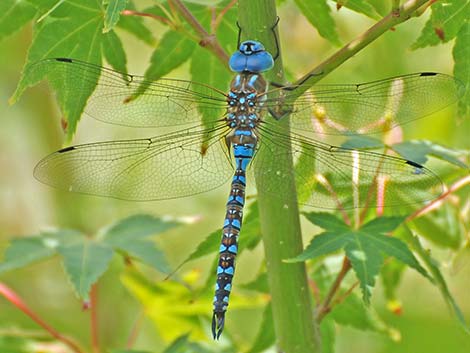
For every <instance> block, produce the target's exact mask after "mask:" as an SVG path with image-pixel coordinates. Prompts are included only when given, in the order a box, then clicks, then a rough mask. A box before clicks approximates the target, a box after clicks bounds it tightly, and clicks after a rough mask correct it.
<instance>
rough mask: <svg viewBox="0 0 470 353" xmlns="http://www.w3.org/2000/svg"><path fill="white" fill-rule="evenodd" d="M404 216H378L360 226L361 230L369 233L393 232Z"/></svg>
mask: <svg viewBox="0 0 470 353" xmlns="http://www.w3.org/2000/svg"><path fill="white" fill-rule="evenodd" d="M404 220H405V217H399V216H395V217H379V218H375V219H373V220H371V221H370V222H367V223H366V224H364V225H363V226H362V227H361V231H362V232H367V233H370V234H375V233H379V234H385V233H389V232H393V231H394V230H395V229H397V228H398V226H399V225H400V224H402V223H403V221H404Z"/></svg>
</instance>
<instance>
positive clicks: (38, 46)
mask: <svg viewBox="0 0 470 353" xmlns="http://www.w3.org/2000/svg"><path fill="white" fill-rule="evenodd" d="M71 13H73V16H70V14H71ZM102 25H103V14H102V9H101V6H100V2H98V1H96V0H68V1H66V2H64V3H62V4H61V5H60V6H59V7H57V8H56V9H55V10H54V11H53V12H52V13H50V14H49V16H47V17H46V18H45V19H44V20H43V21H41V22H40V23H39V24H36V25H35V27H34V36H33V41H32V44H31V46H30V48H29V51H28V58H27V62H26V67H25V70H24V72H23V75H22V77H21V79H20V82H19V83H18V86H17V89H16V91H15V93H14V95H13V97H12V98H11V100H10V102H11V103H14V102H15V101H16V100H18V99H19V97H20V96H21V94H22V93H23V92H24V91H25V89H26V88H27V87H29V86H33V85H36V84H37V83H39V82H40V81H41V80H43V79H45V78H48V79H49V82H50V84H51V86H52V88H53V89H54V90H55V91H56V93H57V100H58V103H59V106H60V109H61V111H62V113H63V116H64V119H65V120H66V121H67V137H68V140H70V139H71V137H72V136H73V134H74V132H75V130H76V127H77V124H78V121H79V119H80V117H81V115H82V113H83V110H84V106H85V104H86V102H87V100H88V97H89V96H90V95H91V93H92V92H93V91H94V89H95V87H96V82H97V81H98V78H99V77H98V75H96V77H94V78H91V77H87V79H86V80H82V81H79V82H77V79H76V78H75V79H74V80H73V81H71V80H72V79H71V77H70V76H69V75H67V73H66V72H65V73H64V72H62V75H60V74H59V72H56V71H54V72H52V71H50V70H46V69H44V67H46V66H44V65H33V64H34V63H37V62H38V61H40V60H42V59H46V58H54V57H71V58H75V59H81V60H84V61H87V62H90V63H93V64H100V63H101V44H102V41H103V36H104V35H103V33H101V30H100V28H102ZM71 84H73V85H74V86H75V87H76V88H77V90H78V91H80V92H82V94H76V90H71V89H64V87H68V86H70V85H71Z"/></svg>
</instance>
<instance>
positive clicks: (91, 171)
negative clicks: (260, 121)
mask: <svg viewBox="0 0 470 353" xmlns="http://www.w3.org/2000/svg"><path fill="white" fill-rule="evenodd" d="M226 133H227V127H225V126H218V127H216V128H214V129H212V130H210V131H207V130H204V129H202V128H201V127H198V128H191V129H187V130H182V131H179V132H177V133H173V134H168V135H163V136H159V137H156V138H149V139H137V140H123V141H109V142H99V143H90V144H84V145H78V146H73V147H67V148H64V149H62V150H60V151H58V152H55V153H53V154H51V155H49V156H47V157H46V158H44V159H43V160H42V161H40V162H39V164H38V165H37V166H36V168H35V170H34V175H35V177H36V178H37V179H38V180H39V181H41V182H43V183H45V184H48V185H51V186H54V187H56V188H59V189H63V190H68V191H74V192H79V193H84V194H92V195H100V196H109V197H114V198H117V199H124V200H139V201H140V200H164V199H171V198H177V197H183V196H189V195H194V194H198V193H202V192H205V191H208V190H211V189H214V188H216V187H218V186H220V185H222V184H223V183H225V182H226V181H227V180H228V179H229V178H230V176H231V175H232V174H233V165H232V162H231V161H230V156H229V152H228V149H227V146H226V145H225V135H226Z"/></svg>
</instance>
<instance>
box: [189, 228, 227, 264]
mask: <svg viewBox="0 0 470 353" xmlns="http://www.w3.org/2000/svg"><path fill="white" fill-rule="evenodd" d="M221 237H222V229H217V230H215V231H213V232H212V233H211V234H209V235H208V236H207V237H206V239H204V240H203V241H202V242H201V243H199V245H198V246H197V248H196V250H194V251H193V252H192V253H191V254H190V255H189V256H188V258H187V259H186V260H184V261H183V263H182V264H181V265H184V264H185V263H187V262H189V261H192V260H196V259H199V258H201V257H203V256H206V255H209V254H212V253H214V252H216V251H217V250H218V247H217V246H216V245H215V244H219V243H220V238H221Z"/></svg>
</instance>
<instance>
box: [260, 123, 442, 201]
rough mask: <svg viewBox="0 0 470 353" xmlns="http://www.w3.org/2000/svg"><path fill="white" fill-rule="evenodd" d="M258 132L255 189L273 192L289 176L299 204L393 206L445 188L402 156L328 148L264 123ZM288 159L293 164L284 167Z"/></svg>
mask: <svg viewBox="0 0 470 353" xmlns="http://www.w3.org/2000/svg"><path fill="white" fill-rule="evenodd" d="M259 133H260V143H259V149H258V151H257V154H256V158H255V160H254V165H255V177H256V178H257V185H258V187H260V188H261V189H262V190H263V191H265V192H268V193H271V194H277V193H278V191H279V190H282V188H283V187H284V185H285V184H286V182H285V179H286V178H292V177H293V178H295V181H296V185H297V191H298V198H299V202H300V203H301V204H305V205H310V206H315V207H319V208H329V209H351V208H364V207H374V208H375V207H382V206H391V207H396V206H402V205H407V204H416V203H422V202H424V201H429V200H432V199H434V198H436V197H437V196H438V195H439V194H441V193H442V191H443V184H442V181H441V180H440V179H439V177H438V176H437V175H435V174H434V173H433V172H431V171H430V170H428V169H427V168H425V167H423V166H422V165H419V164H417V163H414V162H412V161H408V160H406V159H403V158H398V157H394V156H390V155H385V154H380V153H374V152H371V151H365V150H353V149H347V148H341V147H335V146H330V145H327V144H323V143H320V142H317V141H314V140H310V139H307V138H305V137H303V136H300V135H295V134H293V135H292V136H291V137H290V138H289V137H287V136H286V135H284V134H282V133H280V132H278V131H274V129H270V128H269V127H266V126H263V127H261V128H260V131H259ZM292 159H293V160H294V163H295V166H294V167H293V168H292V166H291V165H286V164H289V163H292ZM286 173H287V174H286ZM280 196H283V195H282V194H281V195H280Z"/></svg>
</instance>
